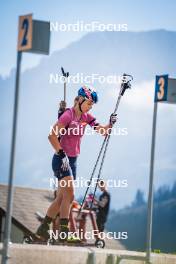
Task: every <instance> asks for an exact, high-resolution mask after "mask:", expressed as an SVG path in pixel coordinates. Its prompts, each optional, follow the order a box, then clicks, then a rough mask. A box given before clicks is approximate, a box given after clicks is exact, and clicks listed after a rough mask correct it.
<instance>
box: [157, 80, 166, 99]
mask: <svg viewBox="0 0 176 264" xmlns="http://www.w3.org/2000/svg"><path fill="white" fill-rule="evenodd" d="M164 84H165V80H164V78H163V77H160V78H159V80H158V85H159V91H158V92H157V97H158V100H162V99H163V97H164Z"/></svg>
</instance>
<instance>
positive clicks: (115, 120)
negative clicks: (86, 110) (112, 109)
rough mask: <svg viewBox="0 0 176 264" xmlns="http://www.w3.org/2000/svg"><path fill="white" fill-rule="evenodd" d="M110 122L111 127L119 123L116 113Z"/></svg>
mask: <svg viewBox="0 0 176 264" xmlns="http://www.w3.org/2000/svg"><path fill="white" fill-rule="evenodd" d="M109 122H110V124H111V125H114V124H115V123H116V122H117V114H114V113H113V114H111V115H110V119H109Z"/></svg>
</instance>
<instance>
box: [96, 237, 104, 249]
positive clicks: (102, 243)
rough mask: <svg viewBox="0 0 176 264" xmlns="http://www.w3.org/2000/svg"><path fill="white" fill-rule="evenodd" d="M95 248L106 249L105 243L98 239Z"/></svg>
mask: <svg viewBox="0 0 176 264" xmlns="http://www.w3.org/2000/svg"><path fill="white" fill-rule="evenodd" d="M95 246H96V247H97V248H104V247H105V241H104V240H103V239H97V240H96V242H95Z"/></svg>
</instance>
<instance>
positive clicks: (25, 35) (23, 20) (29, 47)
mask: <svg viewBox="0 0 176 264" xmlns="http://www.w3.org/2000/svg"><path fill="white" fill-rule="evenodd" d="M49 42H50V25H49V22H44V21H37V20H32V14H30V15H26V16H20V17H19V31H18V51H17V68H16V82H15V102H14V109H13V128H12V142H11V153H10V169H9V180H8V195H7V206H6V218H5V232H4V243H3V250H2V262H1V263H2V264H7V263H8V259H9V243H10V235H11V225H12V207H13V179H14V166H15V147H16V134H17V119H18V104H19V90H20V69H21V59H22V52H35V53H40V54H49Z"/></svg>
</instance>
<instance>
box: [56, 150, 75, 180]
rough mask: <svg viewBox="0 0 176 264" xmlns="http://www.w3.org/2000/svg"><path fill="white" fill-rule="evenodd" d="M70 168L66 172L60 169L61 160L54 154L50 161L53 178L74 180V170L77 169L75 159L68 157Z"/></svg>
mask: <svg viewBox="0 0 176 264" xmlns="http://www.w3.org/2000/svg"><path fill="white" fill-rule="evenodd" d="M68 159H69V164H70V167H69V169H68V170H66V171H64V170H63V169H62V168H61V165H62V160H61V158H60V157H59V155H56V154H54V156H53V159H52V169H53V172H54V176H56V177H57V178H58V180H61V179H62V178H64V177H66V176H73V178H74V180H76V168H77V157H68Z"/></svg>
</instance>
